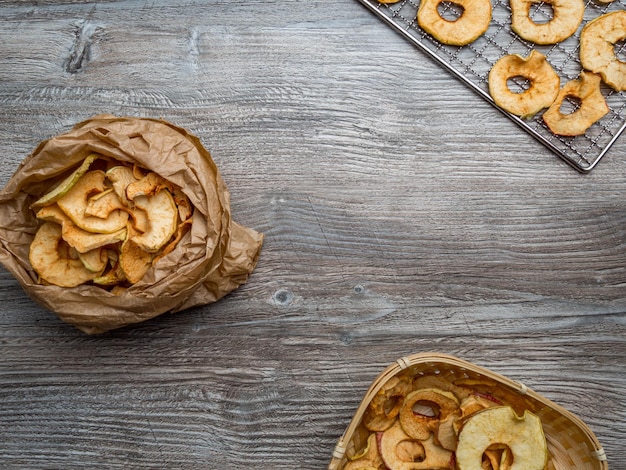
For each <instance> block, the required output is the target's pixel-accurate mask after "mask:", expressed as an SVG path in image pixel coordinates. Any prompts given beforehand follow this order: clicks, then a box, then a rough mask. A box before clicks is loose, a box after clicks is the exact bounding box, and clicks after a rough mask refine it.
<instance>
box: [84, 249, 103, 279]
mask: <svg viewBox="0 0 626 470" xmlns="http://www.w3.org/2000/svg"><path fill="white" fill-rule="evenodd" d="M78 259H79V260H80V261H81V262H82V263H83V266H85V268H87V269H88V270H89V271H91V272H92V273H96V274H97V275H98V276H100V275H101V274H102V273H103V272H104V269H105V268H106V266H107V263H108V261H109V260H108V257H107V254H106V250H105V249H103V248H96V249H95V250H91V251H87V252H85V253H80V252H79V253H78Z"/></svg>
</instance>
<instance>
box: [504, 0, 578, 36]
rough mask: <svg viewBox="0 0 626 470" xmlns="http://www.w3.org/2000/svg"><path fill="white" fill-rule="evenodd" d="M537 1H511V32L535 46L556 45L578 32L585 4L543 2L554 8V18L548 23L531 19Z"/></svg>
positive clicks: (560, 0)
mask: <svg viewBox="0 0 626 470" xmlns="http://www.w3.org/2000/svg"><path fill="white" fill-rule="evenodd" d="M537 3H538V2H537V1H536V0H510V6H511V30H513V32H515V33H517V35H518V36H520V37H521V38H522V39H526V40H527V41H531V42H534V43H535V44H556V43H557V42H561V41H564V40H565V39H567V38H568V37H570V36H571V35H572V34H574V33H575V32H576V30H577V29H578V26H579V25H580V23H581V21H582V20H583V14H584V13H585V4H584V3H583V1H582V0H543V3H547V4H548V5H550V6H551V7H552V12H553V15H552V18H551V19H550V21H547V22H541V23H539V22H537V23H536V22H535V21H533V19H531V14H530V13H531V9H532V8H535V7H536V6H537Z"/></svg>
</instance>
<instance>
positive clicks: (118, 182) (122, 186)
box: [105, 165, 137, 207]
mask: <svg viewBox="0 0 626 470" xmlns="http://www.w3.org/2000/svg"><path fill="white" fill-rule="evenodd" d="M105 176H106V179H107V180H108V181H109V182H110V183H111V186H112V187H113V191H115V194H117V197H118V198H119V199H120V201H122V203H123V204H124V205H125V206H127V207H132V203H131V201H130V200H129V199H128V197H127V196H126V188H127V187H128V186H129V185H130V184H131V183H134V182H135V181H137V178H136V177H135V172H134V171H133V169H132V168H130V167H128V166H125V165H115V166H113V167H111V168H109V169H108V170H107V171H106V173H105Z"/></svg>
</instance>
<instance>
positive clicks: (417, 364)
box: [328, 353, 609, 470]
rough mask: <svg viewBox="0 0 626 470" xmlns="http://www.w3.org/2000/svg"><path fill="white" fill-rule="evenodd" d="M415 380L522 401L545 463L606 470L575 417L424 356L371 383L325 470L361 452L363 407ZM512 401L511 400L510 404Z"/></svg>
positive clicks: (444, 358) (462, 365)
mask: <svg viewBox="0 0 626 470" xmlns="http://www.w3.org/2000/svg"><path fill="white" fill-rule="evenodd" d="M403 371H405V372H404V373H406V372H408V373H410V374H411V375H412V376H413V377H418V376H423V375H438V376H439V377H440V378H443V379H446V380H447V381H450V382H457V381H459V380H460V381H463V380H465V381H486V382H489V383H490V384H492V385H495V387H496V388H497V391H498V394H499V395H500V397H503V398H504V400H505V401H510V400H513V401H518V402H519V400H523V402H524V404H525V405H526V406H527V408H528V409H530V411H532V412H533V413H535V414H536V415H537V416H539V418H540V419H541V422H542V426H543V429H544V434H545V436H546V441H547V444H548V452H549V459H550V460H551V463H552V465H553V467H554V469H555V470H565V469H567V470H571V469H576V470H606V469H608V468H609V467H608V463H607V459H606V455H605V453H604V450H603V449H602V446H601V445H600V443H599V442H598V440H597V438H596V437H595V435H594V434H593V432H592V431H591V430H590V429H589V428H588V427H587V425H586V424H585V423H584V422H583V421H582V420H581V419H580V418H578V417H577V416H575V415H574V414H572V413H571V412H569V411H567V410H566V409H564V408H563V407H561V406H559V405H557V404H556V403H554V402H552V401H550V400H548V399H547V398H544V397H542V396H541V395H540V394H538V393H536V392H534V391H533V390H530V389H529V388H527V387H526V386H525V385H523V384H521V383H519V382H515V381H513V380H511V379H508V378H506V377H504V376H502V375H500V374H497V373H494V372H491V371H489V370H487V369H484V368H482V367H479V366H477V365H475V364H472V363H470V362H467V361H464V360H461V359H458V358H456V357H454V356H449V355H444V354H432V353H422V354H415V355H411V356H407V357H403V358H400V359H398V360H397V361H396V362H395V363H393V364H391V365H390V366H388V367H387V368H386V369H385V370H384V371H383V372H382V373H381V374H380V375H379V376H378V377H377V378H376V380H374V382H373V383H372V385H371V386H370V388H369V389H368V391H367V393H366V395H365V397H364V398H363V401H362V402H361V404H360V405H359V407H358V408H357V411H356V413H355V415H354V417H353V419H352V421H351V422H350V424H349V425H348V427H347V429H346V431H345V432H344V434H343V435H342V436H341V438H340V439H339V441H338V442H337V445H336V446H335V450H334V452H333V457H332V460H331V462H330V464H329V465H328V470H340V469H342V468H343V467H344V465H345V464H346V463H347V462H348V461H349V457H351V456H354V455H355V454H356V453H357V452H358V451H359V449H361V448H363V447H364V446H365V443H366V440H367V437H368V436H369V434H370V431H369V430H368V429H367V428H366V427H365V425H364V424H363V423H362V418H363V415H364V413H365V411H366V409H367V406H368V405H369V403H370V402H371V400H372V398H373V397H374V396H375V395H376V393H377V392H378V391H379V390H380V389H381V388H382V387H383V385H384V384H385V383H386V382H388V381H389V380H390V379H391V378H393V377H394V376H396V375H397V374H399V373H400V372H403ZM509 399H510V400H509Z"/></svg>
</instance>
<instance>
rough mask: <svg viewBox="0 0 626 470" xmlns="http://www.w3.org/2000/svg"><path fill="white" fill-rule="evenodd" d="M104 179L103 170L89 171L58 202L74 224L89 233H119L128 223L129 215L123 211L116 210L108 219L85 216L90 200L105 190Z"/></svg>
mask: <svg viewBox="0 0 626 470" xmlns="http://www.w3.org/2000/svg"><path fill="white" fill-rule="evenodd" d="M104 177H105V173H104V171H102V170H93V171H89V172H87V173H85V174H84V175H83V176H82V177H81V178H80V179H79V180H78V181H77V182H76V183H75V184H74V185H73V186H72V187H71V188H70V189H69V190H68V191H67V192H66V193H65V194H64V195H63V196H62V197H61V198H59V199H58V200H57V204H58V206H59V207H60V208H61V210H62V211H63V212H65V214H66V215H67V216H68V217H69V218H70V219H72V222H74V223H75V224H76V225H77V226H78V227H79V228H81V229H83V230H86V231H87V232H94V233H113V232H117V231H119V230H121V229H123V228H124V227H125V226H126V223H127V221H128V213H127V212H125V211H123V210H114V211H113V212H111V213H110V214H109V216H108V217H107V218H106V219H103V218H100V217H94V216H90V215H86V214H85V209H86V208H87V203H88V200H89V198H90V197H91V196H93V195H94V194H97V193H101V192H102V191H104V190H105V185H104Z"/></svg>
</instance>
